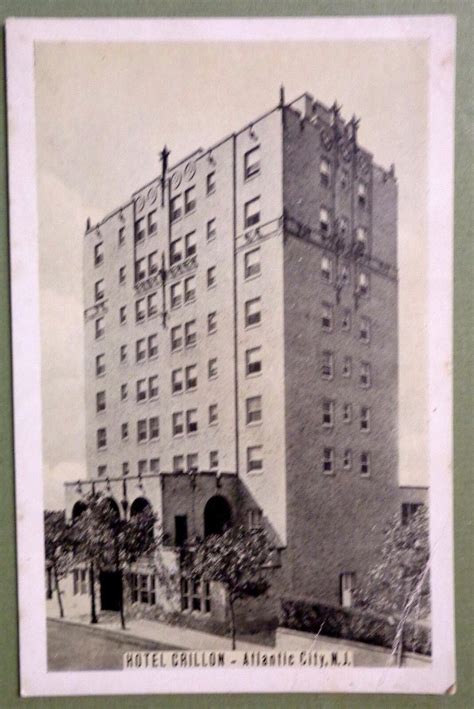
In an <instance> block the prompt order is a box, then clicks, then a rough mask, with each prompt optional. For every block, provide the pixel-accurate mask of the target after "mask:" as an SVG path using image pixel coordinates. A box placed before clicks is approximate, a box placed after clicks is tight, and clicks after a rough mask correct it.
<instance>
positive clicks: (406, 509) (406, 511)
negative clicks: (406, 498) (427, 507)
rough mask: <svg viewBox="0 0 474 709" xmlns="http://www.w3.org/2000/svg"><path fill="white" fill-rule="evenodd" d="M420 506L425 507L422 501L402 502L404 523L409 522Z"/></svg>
mask: <svg viewBox="0 0 474 709" xmlns="http://www.w3.org/2000/svg"><path fill="white" fill-rule="evenodd" d="M420 507H423V503H422V502H402V524H403V525H405V524H408V522H410V520H411V519H412V517H413V516H414V515H415V514H416V513H417V512H418V510H419V509H420Z"/></svg>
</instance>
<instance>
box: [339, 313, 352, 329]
mask: <svg viewBox="0 0 474 709" xmlns="http://www.w3.org/2000/svg"><path fill="white" fill-rule="evenodd" d="M351 321H352V314H351V311H350V310H349V308H344V310H343V312H342V323H341V327H342V329H343V330H346V331H349V330H350V329H351Z"/></svg>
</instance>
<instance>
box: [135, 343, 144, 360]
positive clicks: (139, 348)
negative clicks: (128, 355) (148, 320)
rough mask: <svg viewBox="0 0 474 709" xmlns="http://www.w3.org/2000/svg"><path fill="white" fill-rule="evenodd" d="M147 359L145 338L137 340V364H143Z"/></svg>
mask: <svg viewBox="0 0 474 709" xmlns="http://www.w3.org/2000/svg"><path fill="white" fill-rule="evenodd" d="M145 358H146V349H145V338H143V339H141V340H137V341H136V343H135V359H136V360H137V362H143V361H144V360H145Z"/></svg>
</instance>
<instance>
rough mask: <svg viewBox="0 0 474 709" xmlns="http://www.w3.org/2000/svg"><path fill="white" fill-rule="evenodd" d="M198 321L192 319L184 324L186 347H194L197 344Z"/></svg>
mask: <svg viewBox="0 0 474 709" xmlns="http://www.w3.org/2000/svg"><path fill="white" fill-rule="evenodd" d="M196 339H197V335H196V321H195V320H190V321H189V322H187V323H185V324H184V344H185V346H186V347H194V345H195V344H196Z"/></svg>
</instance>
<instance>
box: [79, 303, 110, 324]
mask: <svg viewBox="0 0 474 709" xmlns="http://www.w3.org/2000/svg"><path fill="white" fill-rule="evenodd" d="M106 304H107V300H101V301H99V302H98V303H94V305H91V307H90V308H86V309H85V310H84V319H85V320H86V321H88V320H93V319H94V318H96V317H98V316H99V315H103V313H106V312H107V305H106Z"/></svg>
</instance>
